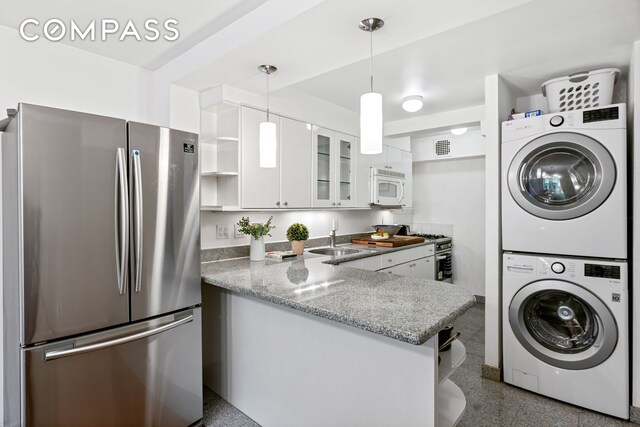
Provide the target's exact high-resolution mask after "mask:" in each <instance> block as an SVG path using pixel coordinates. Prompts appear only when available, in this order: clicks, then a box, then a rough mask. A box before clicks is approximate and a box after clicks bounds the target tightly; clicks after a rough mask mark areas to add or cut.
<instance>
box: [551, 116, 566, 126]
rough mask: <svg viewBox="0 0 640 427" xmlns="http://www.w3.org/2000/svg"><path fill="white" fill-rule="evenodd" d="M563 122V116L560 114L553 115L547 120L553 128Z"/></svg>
mask: <svg viewBox="0 0 640 427" xmlns="http://www.w3.org/2000/svg"><path fill="white" fill-rule="evenodd" d="M563 123H564V117H562V116H553V117H551V120H549V124H550V125H551V126H553V127H554V128H557V127H558V126H560V125H561V124H563Z"/></svg>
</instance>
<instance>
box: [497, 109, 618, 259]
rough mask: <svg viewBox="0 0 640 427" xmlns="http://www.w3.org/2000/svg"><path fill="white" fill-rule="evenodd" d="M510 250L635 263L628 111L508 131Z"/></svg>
mask: <svg viewBox="0 0 640 427" xmlns="http://www.w3.org/2000/svg"><path fill="white" fill-rule="evenodd" d="M502 242H503V244H502V247H503V249H504V250H506V251H516V252H533V253H542V254H556V255H569V256H586V257H602V258H611V259H627V137H626V106H625V104H616V105H610V106H607V107H602V108H597V109H586V110H577V111H568V112H563V113H556V114H547V115H544V116H539V117H532V118H527V119H521V120H512V121H508V122H504V123H502Z"/></svg>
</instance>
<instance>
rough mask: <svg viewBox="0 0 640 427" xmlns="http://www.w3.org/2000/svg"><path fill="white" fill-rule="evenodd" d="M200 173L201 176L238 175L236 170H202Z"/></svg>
mask: <svg viewBox="0 0 640 427" xmlns="http://www.w3.org/2000/svg"><path fill="white" fill-rule="evenodd" d="M200 175H202V176H238V175H239V174H238V172H218V171H209V172H202V173H201V174H200Z"/></svg>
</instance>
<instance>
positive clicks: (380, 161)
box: [362, 145, 389, 169]
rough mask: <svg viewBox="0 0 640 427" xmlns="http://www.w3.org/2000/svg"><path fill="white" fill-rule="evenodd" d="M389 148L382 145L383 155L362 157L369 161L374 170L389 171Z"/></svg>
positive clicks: (365, 155)
mask: <svg viewBox="0 0 640 427" xmlns="http://www.w3.org/2000/svg"><path fill="white" fill-rule="evenodd" d="M388 149H389V147H388V146H386V145H382V153H380V154H363V155H362V156H363V157H364V158H366V159H367V160H368V161H369V165H370V166H373V167H374V168H379V169H388V167H387V165H388V163H387V151H388Z"/></svg>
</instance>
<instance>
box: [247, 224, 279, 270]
mask: <svg viewBox="0 0 640 427" xmlns="http://www.w3.org/2000/svg"><path fill="white" fill-rule="evenodd" d="M272 219H273V216H270V217H269V220H268V221H267V222H265V223H264V224H262V223H259V222H255V223H251V221H249V217H246V218H245V217H242V219H241V220H240V221H238V227H239V231H240V233H242V234H244V235H247V236H251V247H250V252H249V259H250V260H251V261H264V236H269V237H271V230H273V229H274V228H276V227H275V226H274V225H271V220H272Z"/></svg>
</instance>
